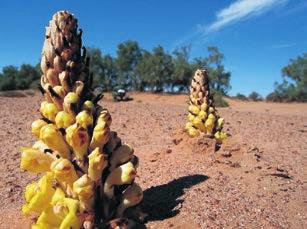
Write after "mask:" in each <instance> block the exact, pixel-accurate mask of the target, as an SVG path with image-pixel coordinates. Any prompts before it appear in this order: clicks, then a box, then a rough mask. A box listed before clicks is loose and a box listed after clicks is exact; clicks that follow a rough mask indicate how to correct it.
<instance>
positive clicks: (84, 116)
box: [76, 111, 93, 129]
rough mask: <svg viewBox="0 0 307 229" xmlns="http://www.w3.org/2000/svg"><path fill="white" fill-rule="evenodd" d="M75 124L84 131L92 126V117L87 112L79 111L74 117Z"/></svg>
mask: <svg viewBox="0 0 307 229" xmlns="http://www.w3.org/2000/svg"><path fill="white" fill-rule="evenodd" d="M76 122H77V123H78V124H80V125H81V126H82V127H83V128H84V129H87V128H88V127H91V126H93V116H92V115H91V114H90V113H89V112H88V111H81V112H79V113H78V115H77V116H76Z"/></svg>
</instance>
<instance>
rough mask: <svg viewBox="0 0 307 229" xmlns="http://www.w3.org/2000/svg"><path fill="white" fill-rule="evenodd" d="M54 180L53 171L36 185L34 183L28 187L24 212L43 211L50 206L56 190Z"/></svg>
mask: <svg viewBox="0 0 307 229" xmlns="http://www.w3.org/2000/svg"><path fill="white" fill-rule="evenodd" d="M52 182H53V176H52V173H49V172H47V173H46V175H44V176H43V177H42V178H41V179H40V180H39V182H38V183H37V184H36V185H34V184H32V185H30V186H29V187H28V188H26V193H25V197H26V201H27V203H26V204H25V205H24V206H23V207H22V212H23V214H25V215H27V214H29V213H30V212H36V213H41V212H42V211H43V210H44V209H45V208H46V207H48V204H49V203H50V200H51V198H52V196H53V194H54V192H55V190H54V188H53V187H52Z"/></svg>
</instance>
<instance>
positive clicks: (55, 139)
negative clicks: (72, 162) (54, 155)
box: [39, 124, 70, 158]
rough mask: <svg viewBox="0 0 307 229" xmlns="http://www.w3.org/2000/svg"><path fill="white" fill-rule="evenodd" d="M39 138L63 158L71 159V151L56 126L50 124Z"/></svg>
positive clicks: (44, 127)
mask: <svg viewBox="0 0 307 229" xmlns="http://www.w3.org/2000/svg"><path fill="white" fill-rule="evenodd" d="M39 138H40V139H41V140H42V141H43V142H44V143H45V144H46V145H47V146H48V147H50V148H51V149H52V150H55V151H58V153H59V154H60V155H61V157H63V158H69V157H70V149H69V146H68V145H67V143H66V142H65V140H64V137H63V135H62V134H61V133H60V131H59V130H58V129H57V128H56V126H55V125H54V124H48V125H45V126H43V127H42V128H41V131H40V135H39Z"/></svg>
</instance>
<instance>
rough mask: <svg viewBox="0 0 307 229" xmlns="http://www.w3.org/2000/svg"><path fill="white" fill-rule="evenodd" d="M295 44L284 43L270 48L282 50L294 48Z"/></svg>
mask: <svg viewBox="0 0 307 229" xmlns="http://www.w3.org/2000/svg"><path fill="white" fill-rule="evenodd" d="M295 45H296V43H284V44H274V45H272V46H271V48H272V49H283V48H290V47H293V46H295Z"/></svg>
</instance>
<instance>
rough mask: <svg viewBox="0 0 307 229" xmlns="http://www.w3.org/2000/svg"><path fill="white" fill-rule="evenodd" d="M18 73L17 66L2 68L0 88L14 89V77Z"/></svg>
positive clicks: (5, 89)
mask: <svg viewBox="0 0 307 229" xmlns="http://www.w3.org/2000/svg"><path fill="white" fill-rule="evenodd" d="M17 75H18V68H17V67H15V66H12V65H9V66H5V67H3V69H2V74H0V90H1V91H7V90H15V89H17V87H16V77H17Z"/></svg>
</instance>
